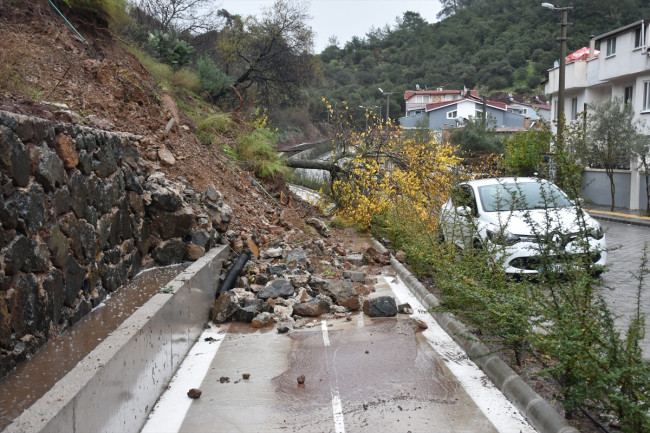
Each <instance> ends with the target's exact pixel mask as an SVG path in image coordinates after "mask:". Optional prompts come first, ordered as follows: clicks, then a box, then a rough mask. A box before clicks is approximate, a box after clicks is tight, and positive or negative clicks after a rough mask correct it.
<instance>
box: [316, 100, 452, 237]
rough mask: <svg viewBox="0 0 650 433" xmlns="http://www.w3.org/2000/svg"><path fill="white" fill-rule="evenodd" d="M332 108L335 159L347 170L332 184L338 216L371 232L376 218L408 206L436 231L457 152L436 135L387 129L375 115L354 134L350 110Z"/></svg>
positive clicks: (339, 174) (330, 108)
mask: <svg viewBox="0 0 650 433" xmlns="http://www.w3.org/2000/svg"><path fill="white" fill-rule="evenodd" d="M325 102H326V101H325ZM327 107H328V109H329V110H330V116H331V118H333V119H334V120H335V123H334V125H335V131H336V138H335V140H334V152H333V158H334V160H335V162H336V163H337V164H338V165H339V166H341V167H342V168H343V170H342V172H340V173H338V174H337V175H336V176H335V177H334V179H333V180H332V188H331V195H332V198H333V199H334V201H335V202H336V204H337V209H336V212H337V215H338V216H339V217H340V218H341V219H343V220H344V221H346V222H348V223H350V224H354V225H356V226H359V227H361V228H368V227H369V226H370V224H371V222H372V218H373V216H374V215H377V214H380V213H385V212H388V211H395V210H397V209H403V208H408V209H410V211H411V212H412V213H413V214H415V215H417V216H418V219H420V220H421V222H422V223H423V226H424V227H425V228H426V229H428V230H434V229H435V227H436V222H437V212H438V209H440V207H441V206H442V204H443V202H444V200H446V198H447V197H449V190H450V189H451V186H452V184H453V182H454V179H455V174H454V168H455V167H456V166H457V164H458V163H459V161H460V159H459V158H458V157H456V156H454V152H453V148H452V147H451V146H450V145H448V144H443V143H440V142H439V141H438V140H436V139H435V138H434V137H433V135H432V133H431V132H430V131H421V130H418V131H417V132H413V131H407V130H403V129H401V128H400V127H398V126H395V125H392V124H391V123H390V122H389V123H388V124H387V125H384V124H381V122H380V121H379V119H377V118H376V117H374V116H373V117H372V118H370V117H369V118H368V120H369V122H368V127H367V128H366V129H365V130H363V131H361V132H359V131H354V130H352V129H351V128H350V127H349V125H350V124H351V120H352V119H351V117H350V114H349V111H348V110H347V107H345V106H344V107H343V109H342V110H341V112H339V113H335V112H334V111H333V110H332V106H331V104H329V103H328V104H327Z"/></svg>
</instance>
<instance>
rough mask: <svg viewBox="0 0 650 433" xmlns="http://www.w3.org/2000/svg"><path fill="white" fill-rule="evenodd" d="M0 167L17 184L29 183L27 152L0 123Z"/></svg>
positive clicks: (10, 131)
mask: <svg viewBox="0 0 650 433" xmlns="http://www.w3.org/2000/svg"><path fill="white" fill-rule="evenodd" d="M0 167H1V168H2V170H3V172H6V173H7V174H8V175H9V177H11V179H12V181H13V183H14V184H15V185H17V186H27V185H28V184H29V153H28V152H27V148H26V147H25V145H24V144H23V143H22V142H21V141H20V140H18V138H17V137H16V136H15V135H14V133H13V131H12V130H11V129H9V128H7V127H6V126H4V125H0Z"/></svg>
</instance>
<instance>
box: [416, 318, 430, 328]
mask: <svg viewBox="0 0 650 433" xmlns="http://www.w3.org/2000/svg"><path fill="white" fill-rule="evenodd" d="M415 323H416V324H417V325H418V328H420V329H427V328H429V325H427V324H426V323H425V322H423V321H422V320H420V319H415Z"/></svg>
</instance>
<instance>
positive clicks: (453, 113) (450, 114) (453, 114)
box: [447, 110, 458, 119]
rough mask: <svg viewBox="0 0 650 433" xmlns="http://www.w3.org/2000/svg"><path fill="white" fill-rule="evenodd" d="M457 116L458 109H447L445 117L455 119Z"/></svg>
mask: <svg viewBox="0 0 650 433" xmlns="http://www.w3.org/2000/svg"><path fill="white" fill-rule="evenodd" d="M457 117H458V111H456V110H454V111H447V119H455V118H457Z"/></svg>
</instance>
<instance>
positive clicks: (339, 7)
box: [220, 0, 440, 53]
mask: <svg viewBox="0 0 650 433" xmlns="http://www.w3.org/2000/svg"><path fill="white" fill-rule="evenodd" d="M273 1H274V0H223V1H221V7H220V9H221V8H223V9H226V10H227V11H228V12H230V13H233V14H238V15H244V16H246V15H258V14H259V13H260V12H261V10H262V9H263V8H265V7H269V6H271V5H273ZM308 3H310V8H309V15H311V16H312V19H311V21H310V22H309V25H310V26H311V28H312V30H313V31H314V33H315V37H314V45H315V47H314V51H315V52H316V53H320V52H321V51H323V49H325V48H326V47H327V41H328V39H329V38H330V36H336V37H337V38H338V40H339V47H343V45H345V43H346V42H348V41H349V40H350V39H352V37H353V36H358V37H360V38H364V37H365V36H366V33H368V31H369V30H370V29H371V28H372V27H374V28H383V27H384V26H385V25H386V24H388V25H389V26H391V27H394V26H395V19H396V18H398V17H399V18H401V17H402V15H404V12H406V11H413V12H418V13H419V14H420V16H421V17H422V18H423V19H424V20H425V21H427V22H429V23H432V22H434V21H436V14H437V13H438V11H439V10H440V3H439V2H438V0H402V1H399V0H308Z"/></svg>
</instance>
